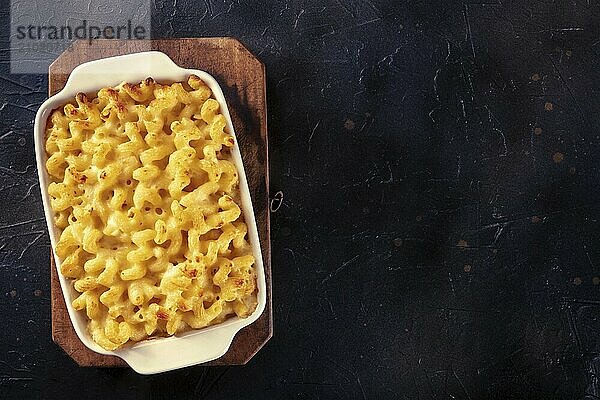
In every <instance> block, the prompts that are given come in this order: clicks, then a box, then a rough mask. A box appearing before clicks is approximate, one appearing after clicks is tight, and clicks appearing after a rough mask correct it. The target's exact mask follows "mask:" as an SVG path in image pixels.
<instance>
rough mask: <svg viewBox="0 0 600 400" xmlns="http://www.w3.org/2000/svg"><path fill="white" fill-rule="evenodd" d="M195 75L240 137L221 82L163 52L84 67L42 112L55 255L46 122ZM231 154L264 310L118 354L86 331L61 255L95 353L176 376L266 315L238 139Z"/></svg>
mask: <svg viewBox="0 0 600 400" xmlns="http://www.w3.org/2000/svg"><path fill="white" fill-rule="evenodd" d="M191 74H195V75H197V76H198V77H200V78H201V79H202V80H203V81H204V82H205V83H206V84H207V85H208V87H209V88H210V89H211V90H212V92H213V96H214V98H215V99H216V100H217V101H218V102H219V104H220V106H221V113H222V114H223V115H224V116H225V119H226V120H227V128H228V129H229V132H231V134H232V135H233V136H234V137H235V132H234V130H233V124H232V123H231V117H230V115H229V110H228V109H227V103H226V102H225V97H224V96H223V91H222V90H221V87H220V86H219V84H218V83H217V81H216V80H215V79H214V78H213V77H212V76H211V75H209V74H208V73H206V72H204V71H199V70H195V69H185V68H181V67H179V66H178V65H176V64H175V63H174V62H173V61H172V60H171V59H170V58H169V57H168V56H167V55H166V54H164V53H161V52H158V51H149V52H143V53H134V54H128V55H124V56H117V57H110V58H104V59H100V60H96V61H91V62H87V63H85V64H81V65H79V66H78V67H76V68H75V69H74V70H73V72H72V73H71V75H70V76H69V79H68V81H67V83H66V84H65V87H64V88H63V89H62V90H61V91H60V92H58V93H57V94H55V95H54V96H52V97H50V98H49V99H48V100H46V101H45V102H44V103H43V104H42V105H41V106H40V109H39V110H38V112H37V114H36V117H35V127H34V138H35V152H36V158H37V169H38V176H39V180H40V189H41V192H42V200H43V203H44V212H45V215H46V223H47V224H48V232H49V234H50V241H51V243H52V248H53V249H54V248H56V243H57V241H58V238H59V232H58V230H57V228H56V227H55V226H54V221H53V215H54V213H53V211H52V209H51V207H50V200H49V196H48V184H49V183H50V182H49V179H48V173H47V172H46V160H47V158H48V157H47V155H46V151H45V144H44V142H45V137H44V136H45V126H46V121H47V119H48V116H49V115H50V113H51V112H52V110H54V109H56V108H58V107H61V106H62V105H64V104H65V103H67V102H69V101H71V100H72V99H73V98H74V97H75V95H76V94H77V93H79V92H83V93H96V92H97V91H98V90H99V89H101V88H102V87H107V86H116V85H118V84H119V83H121V82H123V81H126V82H130V83H136V82H140V81H141V80H143V79H146V78H148V77H152V78H154V80H156V81H157V82H159V83H162V82H175V81H180V82H181V81H184V80H185V79H187V77H188V76H189V75H191ZM231 154H232V158H233V162H234V163H235V165H236V167H237V169H238V172H239V180H240V183H239V188H240V195H241V203H242V204H241V208H242V212H243V215H244V218H245V220H246V224H247V225H248V239H249V242H250V244H251V246H252V252H253V255H254V257H255V259H256V263H255V267H256V271H257V286H258V295H257V296H258V306H257V308H256V310H255V311H254V313H252V314H251V315H250V316H248V317H247V318H238V317H234V318H230V319H228V320H226V321H225V322H223V323H221V324H218V325H214V326H210V327H207V328H203V329H199V330H191V331H188V332H185V333H182V334H177V335H175V336H171V337H164V338H163V337H161V338H157V339H151V340H145V341H142V342H138V343H136V344H134V345H126V346H125V347H124V348H122V349H118V350H116V351H107V350H105V349H103V348H102V347H100V346H99V345H97V344H96V343H95V342H94V341H92V339H91V336H90V335H89V334H88V332H87V329H86V327H87V317H86V315H85V313H84V312H78V311H76V310H74V309H73V307H72V305H71V303H72V301H73V299H74V298H75V297H76V291H75V289H74V288H73V283H72V281H70V280H67V279H66V278H65V277H64V276H62V274H61V273H60V265H61V262H60V260H59V259H58V257H57V256H56V253H55V254H54V261H55V264H56V268H57V270H58V276H59V279H60V285H61V288H62V292H63V296H64V298H65V302H66V304H67V310H68V312H69V316H70V318H71V321H72V322H73V326H74V327H75V332H76V333H77V336H78V337H79V339H81V341H82V342H83V344H84V345H85V346H87V347H88V348H89V349H91V350H93V351H95V352H97V353H100V354H108V355H114V356H117V357H120V358H122V359H123V360H125V362H127V364H129V365H130V366H131V368H133V369H134V370H135V371H137V372H138V373H140V374H154V373H158V372H164V371H170V370H173V369H177V368H182V367H187V366H190V365H194V364H200V363H203V362H207V361H211V360H214V359H216V358H219V357H221V356H222V355H224V354H225V353H226V352H227V350H228V349H229V346H230V345H231V342H232V341H233V338H234V336H235V335H236V333H237V332H238V331H239V330H240V329H242V328H243V327H245V326H247V325H249V324H251V323H253V322H254V321H256V320H257V319H258V317H259V316H260V315H261V314H262V312H263V311H264V309H265V304H266V283H265V273H264V267H263V259H262V253H261V249H260V242H259V238H258V230H257V227H256V220H255V217H254V211H253V208H252V200H251V198H250V191H249V189H248V182H247V180H246V173H245V171H244V165H243V162H242V157H241V154H240V149H239V146H238V141H237V139H236V141H235V144H234V147H233V150H232V152H231Z"/></svg>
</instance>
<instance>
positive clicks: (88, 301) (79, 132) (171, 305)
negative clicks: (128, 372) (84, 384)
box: [46, 75, 257, 350]
mask: <svg viewBox="0 0 600 400" xmlns="http://www.w3.org/2000/svg"><path fill="white" fill-rule="evenodd" d="M211 95H212V93H211V90H210V89H209V88H208V87H207V86H206V85H205V83H204V82H203V81H202V80H201V79H200V78H198V77H197V76H194V75H192V76H190V77H189V79H188V80H187V82H176V83H173V84H159V83H157V82H155V81H154V80H153V79H151V78H148V79H146V80H144V81H143V82H141V83H139V84H136V85H132V84H129V83H122V84H120V85H119V86H117V87H114V88H110V87H108V88H103V89H101V90H100V91H99V92H98V93H97V96H96V97H93V98H91V97H88V96H86V95H85V94H83V93H79V94H78V95H77V96H76V98H75V99H74V101H73V102H72V103H69V104H67V105H65V106H64V108H63V109H57V110H54V111H53V112H52V114H51V116H50V117H49V119H48V122H47V125H46V151H47V153H48V161H47V163H46V168H47V171H48V174H49V178H50V181H51V183H50V185H49V187H48V193H49V196H50V205H51V207H52V209H53V210H54V222H55V225H56V227H57V228H58V229H59V231H60V239H59V240H58V243H57V245H56V249H55V251H56V254H57V256H58V257H59V258H60V260H61V272H62V274H63V275H64V276H65V277H67V278H70V279H72V280H73V284H74V288H75V290H76V291H77V292H78V293H79V295H78V297H77V298H76V299H75V300H74V301H73V307H74V308H75V309H76V310H80V312H85V313H86V315H87V318H88V319H89V322H88V330H89V333H90V334H91V336H92V338H93V340H94V341H95V342H96V343H98V344H99V345H100V346H102V347H103V348H105V349H107V350H115V349H117V348H119V347H120V346H122V345H123V344H125V343H127V342H128V341H130V340H131V341H140V340H143V339H146V338H148V337H150V336H164V335H173V334H175V333H177V332H182V331H185V330H188V329H198V328H202V327H206V326H208V325H212V324H217V323H220V322H222V321H224V320H225V319H227V318H228V317H230V316H235V315H237V316H239V317H247V316H248V315H250V314H251V313H252V312H253V311H254V310H255V308H256V306H257V297H256V291H257V287H256V271H255V268H254V261H255V260H254V257H253V255H252V250H251V247H250V244H249V243H248V241H247V239H246V234H247V226H246V224H245V223H244V218H243V215H242V213H241V210H240V206H239V205H238V203H239V192H238V172H237V170H236V167H235V165H234V164H233V162H232V161H231V157H230V153H229V150H230V149H231V148H232V146H233V145H234V138H233V137H232V136H231V135H230V134H229V133H227V129H226V120H225V117H224V116H223V115H222V114H221V113H220V112H219V103H218V102H217V101H216V100H215V99H213V98H211Z"/></svg>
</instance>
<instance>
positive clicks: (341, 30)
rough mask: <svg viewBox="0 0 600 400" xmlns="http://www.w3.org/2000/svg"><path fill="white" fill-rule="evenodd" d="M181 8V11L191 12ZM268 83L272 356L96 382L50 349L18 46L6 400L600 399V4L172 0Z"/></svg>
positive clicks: (163, 14)
mask: <svg viewBox="0 0 600 400" xmlns="http://www.w3.org/2000/svg"><path fill="white" fill-rule="evenodd" d="M175 3H176V4H175ZM152 7H153V9H152V13H153V27H152V34H153V36H154V37H156V38H166V37H193V36H233V37H237V38H239V39H240V40H242V41H243V42H244V43H245V44H246V45H247V46H248V47H249V48H250V49H251V50H252V51H253V52H254V53H255V54H256V55H258V56H259V57H260V58H261V59H262V60H263V61H264V63H265V64H266V67H267V77H268V107H269V110H268V111H269V135H270V150H271V154H270V156H271V161H272V164H271V183H272V186H271V191H272V193H275V192H276V191H278V190H282V191H283V192H284V194H285V200H284V204H283V206H282V207H281V208H280V210H279V211H278V212H277V213H275V214H274V215H273V217H272V243H273V290H274V292H273V303H274V312H275V316H274V332H275V335H274V337H273V339H272V340H271V341H270V342H269V343H268V344H267V345H266V346H265V347H264V348H263V349H262V351H260V353H259V354H258V355H257V356H256V357H255V358H254V359H253V360H252V361H251V362H250V363H249V364H248V365H246V366H243V367H229V368H203V367H192V368H187V369H184V370H180V371H176V372H171V373H165V374H161V375H158V376H152V377H145V376H140V375H137V374H136V373H135V372H133V371H131V370H128V369H112V370H111V369H84V368H78V367H77V366H75V365H74V363H73V362H72V361H71V360H70V358H69V357H67V356H66V355H65V354H64V353H63V352H62V350H61V349H60V348H58V347H57V346H56V345H55V344H54V343H53V342H52V340H51V338H50V304H49V273H48V263H49V260H48V251H49V240H48V236H47V233H46V228H45V224H44V221H43V213H42V206H41V199H40V194H39V187H38V185H37V176H36V169H35V166H34V151H33V140H32V129H33V123H32V121H33V117H34V114H35V111H36V110H37V108H38V106H39V104H41V102H42V101H43V100H44V99H45V98H46V92H47V77H46V76H37V75H11V74H10V73H8V70H9V69H8V60H9V51H8V48H9V45H8V26H7V24H8V18H9V17H8V9H7V5H6V4H5V3H3V5H2V15H1V20H2V21H4V22H5V24H4V25H5V28H3V29H2V36H1V39H0V41H1V42H2V46H0V176H1V178H0V185H1V186H0V207H1V210H2V212H1V214H0V314H1V316H2V328H1V329H0V398H1V399H17V398H19V399H20V398H25V399H37V398H40V399H42V398H43V399H54V398H56V399H58V398H63V399H64V398H86V399H107V398H140V399H179V398H182V399H183V398H203V399H204V398H205V399H241V398H244V399H246V398H248V399H292V398H298V399H309V398H320V399H338V398H346V399H593V398H597V396H600V392H599V387H598V379H599V378H598V374H599V372H600V357H599V356H600V354H599V351H600V338H599V333H600V268H599V264H600V245H599V243H600V225H599V224H598V214H599V211H600V205H598V202H597V200H598V197H599V195H600V170H599V166H600V162H599V160H598V158H599V156H600V130H599V128H600V126H599V125H600V124H599V119H598V114H599V112H600V72H599V69H598V66H599V60H600V6H599V5H598V2H597V1H593V0H592V1H590V0H588V1H585V0H572V1H550V0H546V1H532V0H530V1H514V0H502V1H500V0H497V1H495V0H488V1H483V2H481V1H479V2H474V1H464V2H454V1H448V0H446V1H441V0H439V1H431V2H423V1H402V2H399V1H398V2H396V1H377V0H364V1H350V0H331V1H279V2H263V1H259V2H254V1H223V2H221V1H215V0H206V1H204V2H196V1H192V0H178V1H175V2H174V1H165V2H160V1H154V2H153V5H152Z"/></svg>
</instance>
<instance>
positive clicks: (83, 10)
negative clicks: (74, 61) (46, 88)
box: [10, 0, 152, 74]
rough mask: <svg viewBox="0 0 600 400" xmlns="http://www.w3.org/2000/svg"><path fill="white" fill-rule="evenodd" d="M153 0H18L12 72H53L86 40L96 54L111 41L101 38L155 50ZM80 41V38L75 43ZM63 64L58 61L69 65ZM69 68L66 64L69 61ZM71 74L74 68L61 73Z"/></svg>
mask: <svg viewBox="0 0 600 400" xmlns="http://www.w3.org/2000/svg"><path fill="white" fill-rule="evenodd" d="M151 10H152V5H151V1H150V0H128V1H126V2H115V1H114V0H88V1H80V2H77V1H52V0H36V1H23V0H12V1H11V8H10V71H11V73H15V74H44V73H48V68H49V67H50V65H51V64H52V63H53V62H54V61H55V60H56V59H57V58H58V57H60V55H61V54H62V53H63V52H65V51H78V50H80V49H82V46H85V45H86V44H87V45H88V46H90V49H91V50H90V51H91V52H92V53H93V52H94V51H95V50H93V49H95V48H97V49H98V51H100V49H101V48H103V47H107V46H108V47H110V46H112V45H111V44H105V43H102V44H100V43H99V42H100V41H103V39H107V40H106V42H108V41H110V40H131V41H135V42H138V43H137V44H136V46H135V47H136V50H138V51H146V50H150V47H151V42H150V41H149V40H143V39H150V32H151V21H152V18H151V17H152V12H151ZM74 41H79V42H82V43H79V44H77V45H73V42H74ZM62 65H63V64H62V63H57V64H55V65H54V67H53V68H54V69H53V71H54V72H58V71H57V68H63V66H62ZM64 65H65V67H64V68H66V64H64ZM61 72H64V73H69V72H70V70H67V71H61Z"/></svg>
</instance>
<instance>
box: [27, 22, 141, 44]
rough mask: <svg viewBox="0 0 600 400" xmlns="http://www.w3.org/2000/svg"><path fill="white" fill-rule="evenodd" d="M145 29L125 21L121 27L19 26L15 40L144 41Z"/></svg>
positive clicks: (87, 25)
mask: <svg viewBox="0 0 600 400" xmlns="http://www.w3.org/2000/svg"><path fill="white" fill-rule="evenodd" d="M146 34H147V32H146V28H145V27H144V26H142V25H134V24H133V23H132V22H131V20H127V23H126V24H123V25H116V26H113V25H106V26H96V25H91V24H88V21H87V20H85V19H84V20H83V21H82V23H81V24H80V25H77V26H74V27H72V26H70V25H63V26H52V25H48V26H46V25H27V26H25V25H19V26H17V27H16V35H15V38H16V39H18V40H73V39H87V40H88V41H89V42H90V44H91V43H92V41H93V40H95V39H130V40H131V39H138V40H141V39H146Z"/></svg>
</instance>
